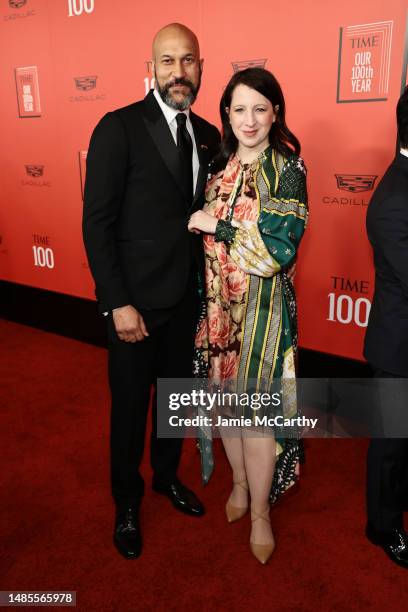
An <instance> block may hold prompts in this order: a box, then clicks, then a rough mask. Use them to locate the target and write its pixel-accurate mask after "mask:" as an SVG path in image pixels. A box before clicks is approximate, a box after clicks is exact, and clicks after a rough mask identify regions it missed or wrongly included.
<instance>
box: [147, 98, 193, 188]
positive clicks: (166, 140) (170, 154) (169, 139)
mask: <svg viewBox="0 0 408 612" xmlns="http://www.w3.org/2000/svg"><path fill="white" fill-rule="evenodd" d="M143 121H144V123H145V125H146V127H147V129H148V131H149V134H150V136H151V137H152V139H153V141H154V143H155V145H156V147H157V150H158V152H159V153H160V155H161V157H162V159H163V161H164V163H165V164H166V166H167V168H168V169H169V170H170V172H171V174H172V176H173V178H174V179H175V181H176V183H177V185H178V186H179V188H180V189H181V191H182V192H183V194H184V195H186V193H185V191H184V189H185V188H184V182H183V180H182V176H181V165H180V158H179V153H178V149H177V145H176V143H175V142H174V139H173V136H172V134H171V131H170V128H169V126H168V123H167V121H166V119H165V117H164V115H163V113H162V111H161V108H160V106H159V105H158V104H157V101H156V99H155V97H154V95H153V91H150V92H149V93H148V94H147V96H146V98H145V99H144V112H143Z"/></svg>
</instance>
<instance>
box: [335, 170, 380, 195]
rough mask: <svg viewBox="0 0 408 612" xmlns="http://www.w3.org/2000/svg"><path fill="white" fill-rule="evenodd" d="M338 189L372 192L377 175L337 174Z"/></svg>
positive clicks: (353, 191) (352, 191)
mask: <svg viewBox="0 0 408 612" xmlns="http://www.w3.org/2000/svg"><path fill="white" fill-rule="evenodd" d="M334 176H335V177H336V181H337V187H338V189H342V190H343V191H350V192H351V193H359V192H360V191H372V189H374V183H375V180H376V178H377V176H378V175H377V174H335V175H334Z"/></svg>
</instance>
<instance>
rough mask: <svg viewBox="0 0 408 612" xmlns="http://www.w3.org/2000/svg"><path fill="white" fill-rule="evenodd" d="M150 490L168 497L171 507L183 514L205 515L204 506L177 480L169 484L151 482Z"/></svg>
mask: <svg viewBox="0 0 408 612" xmlns="http://www.w3.org/2000/svg"><path fill="white" fill-rule="evenodd" d="M152 488H153V491H156V493H159V494H160V495H165V496H166V497H168V498H169V500H170V501H171V502H172V504H173V506H174V507H175V508H176V509H177V510H180V511H181V512H184V513H185V514H189V515H190V516H202V515H203V514H204V513H205V510H204V506H203V505H202V503H201V502H200V501H199V499H198V498H197V496H196V495H195V493H193V491H190V489H187V487H185V486H184V485H183V484H181V482H180V481H179V480H175V481H174V482H172V483H170V484H162V483H159V482H153V485H152Z"/></svg>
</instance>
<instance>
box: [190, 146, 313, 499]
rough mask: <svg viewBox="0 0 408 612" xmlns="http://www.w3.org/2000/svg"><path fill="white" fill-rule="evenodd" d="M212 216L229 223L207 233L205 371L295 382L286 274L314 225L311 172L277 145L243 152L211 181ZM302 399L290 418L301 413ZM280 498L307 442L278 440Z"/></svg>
mask: <svg viewBox="0 0 408 612" xmlns="http://www.w3.org/2000/svg"><path fill="white" fill-rule="evenodd" d="M205 210H206V212H208V213H209V214H211V215H214V216H215V217H216V218H217V219H219V220H220V221H219V223H218V224H217V230H216V233H215V236H213V235H209V234H207V235H205V236H204V253H205V300H204V301H203V310H202V316H201V318H200V322H199V325H198V330H197V335H196V341H195V345H196V360H195V373H196V374H197V375H198V376H200V377H205V376H207V377H208V378H209V379H216V380H236V381H239V384H240V385H241V389H242V388H245V386H246V385H247V384H248V382H249V381H251V382H252V381H254V380H258V381H267V385H268V388H272V385H273V384H274V382H276V381H277V380H280V379H282V378H283V379H285V380H286V379H294V378H295V355H296V349H297V325H296V299H295V294H294V290H293V286H292V283H291V282H290V281H289V279H288V278H287V274H286V270H287V269H288V268H289V267H290V266H291V265H292V263H293V262H294V260H295V258H296V254H297V249H298V246H299V243H300V240H301V238H302V236H303V232H304V229H305V226H306V222H307V214H308V209H307V193H306V170H305V167H304V164H303V161H302V160H301V159H300V158H298V157H297V156H295V155H292V156H290V157H289V158H287V159H286V158H284V157H283V156H282V155H280V154H278V153H276V152H275V151H274V150H273V149H272V148H271V147H268V148H267V149H266V150H265V151H263V152H262V153H261V155H260V156H259V157H258V159H256V160H255V161H254V162H253V163H252V164H242V163H241V162H240V160H239V158H238V156H237V155H234V156H233V157H232V158H231V159H230V160H229V162H228V164H227V166H226V168H225V169H224V170H223V171H222V172H219V173H218V174H216V175H215V176H214V177H212V179H211V180H210V181H209V183H208V184H207V189H206V207H205ZM294 404H296V400H294V402H293V398H292V400H291V401H288V402H287V407H286V414H287V415H289V414H294V413H296V406H295V405H294ZM211 438H212V435H211V430H210V429H209V428H202V429H201V430H200V435H199V446H200V450H201V458H202V473H203V480H204V482H208V479H209V477H210V475H211V472H212V469H213V456H212V444H211ZM277 442H278V444H277V453H278V455H279V456H278V460H277V465H276V468H275V476H274V482H273V486H272V492H271V500H272V501H275V500H276V499H277V498H278V497H279V495H280V494H281V493H282V492H283V491H284V490H286V489H287V488H288V487H289V486H290V485H291V484H293V482H294V481H295V479H296V476H295V468H296V465H297V463H298V462H299V460H300V459H302V447H301V445H300V443H299V441H298V440H296V439H295V440H278V441H277Z"/></svg>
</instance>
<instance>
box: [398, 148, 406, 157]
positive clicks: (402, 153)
mask: <svg viewBox="0 0 408 612" xmlns="http://www.w3.org/2000/svg"><path fill="white" fill-rule="evenodd" d="M400 153H401V155H405V157H408V149H403V148H402V147H401V149H400Z"/></svg>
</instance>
